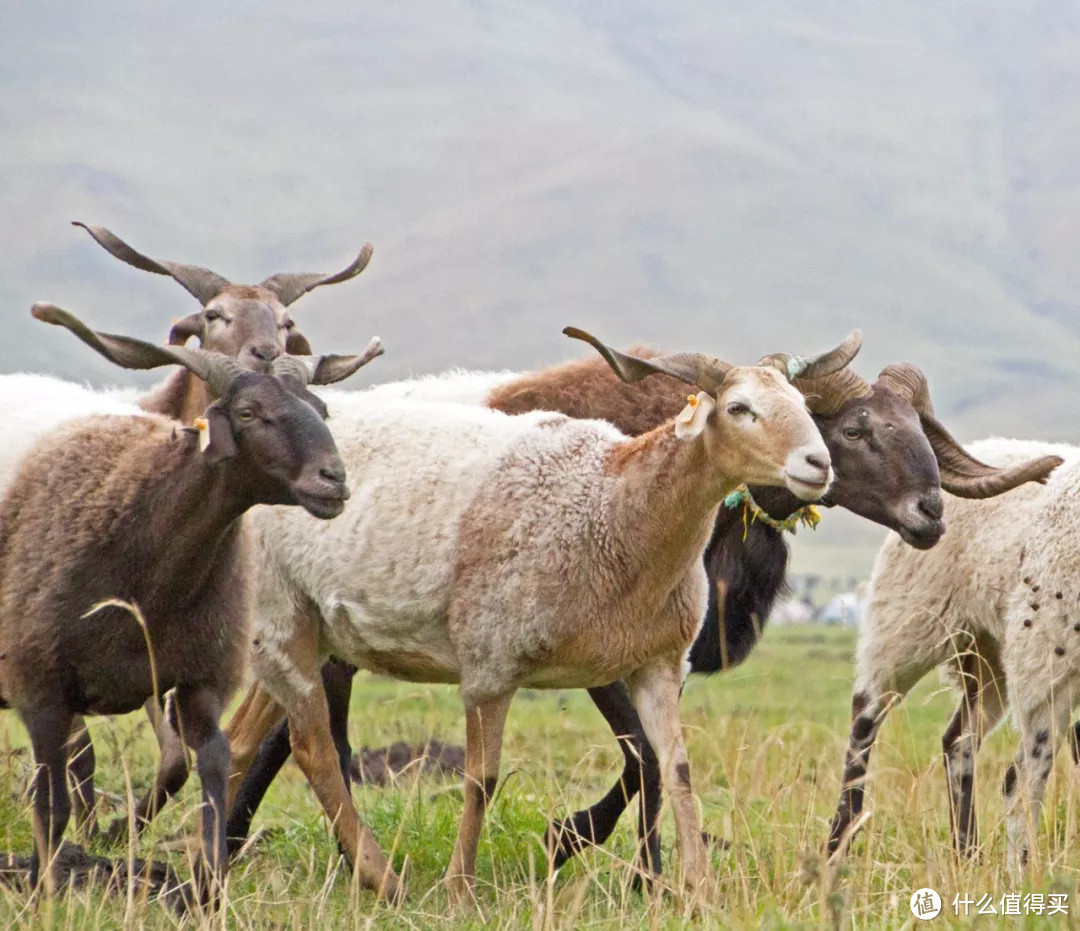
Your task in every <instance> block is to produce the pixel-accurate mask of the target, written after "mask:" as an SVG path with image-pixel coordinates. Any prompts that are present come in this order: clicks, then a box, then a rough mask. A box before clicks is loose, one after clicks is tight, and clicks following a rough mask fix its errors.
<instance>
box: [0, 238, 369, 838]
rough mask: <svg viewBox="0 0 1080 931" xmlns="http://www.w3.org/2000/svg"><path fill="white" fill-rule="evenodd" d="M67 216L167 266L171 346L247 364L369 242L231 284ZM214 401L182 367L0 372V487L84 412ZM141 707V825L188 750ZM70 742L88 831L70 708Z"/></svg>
mask: <svg viewBox="0 0 1080 931" xmlns="http://www.w3.org/2000/svg"><path fill="white" fill-rule="evenodd" d="M73 225H74V226H78V227H82V228H83V229H85V230H86V231H87V232H88V233H90V235H91V236H92V237H93V238H94V241H95V242H97V243H98V244H99V245H101V246H102V247H103V248H105V249H106V250H107V251H108V252H109V253H110V254H111V255H113V256H115V257H116V258H118V259H121V260H122V261H124V262H127V263H128V264H130V265H133V266H134V267H136V268H139V269H141V270H143V271H149V272H153V273H155V274H162V275H170V276H171V277H172V278H174V279H175V280H176V281H177V282H179V283H180V284H181V285H183V287H184V288H185V289H186V290H187V291H188V292H189V293H191V294H192V295H193V296H194V297H195V298H196V299H197V300H198V301H199V302H200V303H201V304H202V308H201V309H200V310H198V311H196V312H194V313H191V314H189V315H187V316H186V317H184V318H183V319H182V320H179V321H176V322H175V323H174V324H173V326H172V329H171V330H170V332H169V343H170V345H184V344H185V343H186V342H187V341H188V340H190V339H191V338H192V337H194V338H197V339H198V340H199V343H200V345H201V346H202V348H203V349H207V350H209V351H211V352H219V353H222V354H224V355H227V356H231V357H233V358H235V359H237V360H239V361H240V362H241V363H242V364H243V365H244V366H245V367H246V368H266V367H267V366H268V365H269V364H270V363H271V362H272V361H273V360H274V359H276V358H277V357H278V356H280V355H281V354H282V353H283V352H287V353H291V354H293V355H311V346H310V345H309V343H308V341H307V339H306V338H305V337H304V335H303V334H302V333H301V332H300V330H299V329H298V328H297V327H296V325H295V323H294V321H293V319H292V316H291V314H290V313H289V312H288V310H287V309H286V308H287V307H289V306H290V305H292V304H293V303H294V302H295V301H296V300H297V299H298V298H299V297H301V296H302V295H303V294H306V293H307V292H308V291H311V290H312V289H314V288H317V287H320V286H321V285H326V284H334V283H337V282H341V281H346V280H348V279H350V278H354V277H355V276H357V275H359V274H360V272H362V271H363V270H364V269H365V268H366V267H367V264H368V262H369V261H370V260H371V255H372V253H373V251H374V247H373V246H372V244H371V243H370V242H368V243H365V244H364V246H363V248H362V249H361V250H360V253H359V254H358V255H357V257H356V259H355V260H354V261H353V262H352V263H351V264H350V265H349V266H348V267H347V268H345V269H344V270H342V271H340V272H337V273H336V274H333V275H327V274H319V273H315V274H308V273H303V274H295V273H279V274H276V275H272V276H271V277H270V278H267V279H266V280H265V281H263V282H262V283H261V284H259V285H238V284H232V283H231V282H230V281H229V280H228V279H226V278H224V277H222V276H221V275H219V274H217V273H216V272H213V271H210V270H209V269H207V268H203V267H201V266H197V265H187V264H183V263H179V262H169V261H158V260H154V259H151V258H148V257H147V256H145V255H142V254H141V253H139V252H137V251H136V250H135V249H133V248H132V247H131V246H129V245H128V244H127V243H126V242H124V241H123V240H121V239H120V238H119V237H117V236H116V235H115V234H113V233H112V232H110V231H109V230H107V229H105V228H104V227H101V226H88V225H87V224H85V223H82V222H80V221H75V222H74V224H73ZM213 400H214V399H213V398H212V397H211V396H210V395H209V393H208V390H207V387H206V385H205V383H204V382H202V381H201V380H200V379H199V378H198V377H197V376H195V375H194V374H193V373H192V372H190V371H189V370H188V369H186V368H178V369H176V370H175V371H174V372H172V373H170V374H169V375H168V376H167V377H166V379H165V380H164V381H163V382H162V383H161V384H160V385H158V386H156V387H155V388H153V389H152V390H151V391H150V392H149V393H148V394H146V395H143V396H137V395H135V394H134V393H132V392H127V391H106V392H95V391H92V390H90V389H88V388H84V387H81V386H78V385H72V384H71V383H69V382H64V381H61V380H59V379H53V378H47V377H44V376H40V375H8V376H2V377H0V424H2V425H3V426H4V427H5V428H6V430H5V432H6V434H7V436H8V438H9V439H8V442H6V443H5V444H4V446H3V448H2V449H0V491H2V489H3V487H4V486H5V485H6V484H7V482H8V481H10V479H11V477H12V476H13V475H14V474H15V470H16V468H17V466H18V463H19V461H20V460H21V458H22V456H23V455H24V454H25V453H26V451H27V450H28V449H29V448H30V447H31V446H32V445H33V444H34V442H36V441H37V440H38V439H39V438H40V437H42V436H44V435H45V434H46V433H47V432H49V431H50V430H52V429H53V428H55V427H56V426H57V425H58V424H59V423H62V422H64V421H66V420H69V419H72V418H75V417H81V416H86V415H88V414H91V413H100V414H129V415H130V414H137V413H139V411H140V410H143V411H150V412H153V413H158V414H163V415H164V416H166V417H172V418H174V419H176V420H179V421H181V422H182V423H184V424H187V425H190V424H191V423H192V421H193V420H194V419H195V418H196V417H197V416H199V415H200V414H201V413H202V412H203V411H204V410H205V409H206V408H207V407H208V406H209V404H210V403H211V402H212V401H213ZM147 714H148V715H149V717H150V719H151V721H152V722H153V724H154V730H155V734H156V735H157V739H158V744H159V747H160V750H161V763H160V765H159V767H158V770H157V773H156V775H155V779H154V785H153V786H152V787H151V789H150V790H149V791H148V792H147V793H146V795H144V796H143V797H142V798H141V799H140V800H139V802H138V804H137V805H136V807H135V810H134V823H135V825H136V827H137V828H141V827H142V826H143V825H145V824H146V823H147V822H148V821H149V819H150V818H152V817H153V813H154V812H155V811H156V810H157V808H159V807H160V806H161V805H162V804H164V802H165V800H166V799H167V798H169V797H170V796H172V795H173V794H175V793H176V792H178V791H179V790H180V788H181V787H182V786H183V785H184V783H185V782H186V780H187V776H188V765H187V757H186V755H185V753H184V750H183V746H182V745H181V743H180V739H179V735H177V734H175V733H174V732H173V731H172V730H171V729H170V728H169V727H168V726H167V725H166V723H165V721H164V718H163V717H162V715H161V713H160V709H159V708H158V705H157V703H156V701H153V700H152V701H151V702H149V703H148V704H147ZM70 745H71V771H72V777H73V784H74V789H75V823H76V825H78V826H79V829H80V831H81V832H83V833H85V834H93V833H95V832H96V825H95V823H94V817H93V810H94V790H93V785H94V768H95V759H94V751H93V745H92V744H91V742H90V736H89V733H88V732H87V730H86V728H85V726H84V723H83V721H82V720H81V718H79V717H77V718H76V721H75V725H74V731H73V734H72V737H71V741H70ZM126 828H127V818H119V819H117V820H116V821H115V822H114V824H113V826H112V828H111V829H110V831H109V832H108V833H107V835H106V838H105V840H106V841H107V842H114V841H116V840H117V839H118V838H120V837H121V836H122V835H123V833H124V832H125V830H126Z"/></svg>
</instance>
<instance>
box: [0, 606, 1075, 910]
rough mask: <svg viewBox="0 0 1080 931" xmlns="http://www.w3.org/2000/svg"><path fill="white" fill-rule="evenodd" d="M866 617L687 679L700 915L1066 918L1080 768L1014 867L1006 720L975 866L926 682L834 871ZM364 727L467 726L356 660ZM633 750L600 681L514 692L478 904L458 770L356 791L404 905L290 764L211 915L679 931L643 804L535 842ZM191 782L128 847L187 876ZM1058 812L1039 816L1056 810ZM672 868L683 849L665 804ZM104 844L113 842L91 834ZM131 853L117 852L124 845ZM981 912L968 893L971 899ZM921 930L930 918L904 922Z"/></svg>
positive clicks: (940, 696)
mask: <svg viewBox="0 0 1080 931" xmlns="http://www.w3.org/2000/svg"><path fill="white" fill-rule="evenodd" d="M853 646H854V633H853V632H852V631H849V630H840V629H831V628H814V627H798V628H790V627H789V628H780V629H770V630H769V631H768V633H767V636H766V637H765V640H764V642H763V644H762V645H761V646H760V648H759V649H758V650H757V651H756V652H755V653H754V655H753V657H752V659H751V660H750V661H748V662H747V663H746V664H745V665H744V666H743V667H741V668H739V669H737V670H735V671H734V672H732V673H730V674H728V675H724V676H717V677H713V678H711V679H704V678H700V677H695V678H694V679H693V680H691V682H690V684H689V685H688V687H687V689H686V693H685V696H684V709H685V722H686V727H687V734H688V743H689V748H690V756H691V761H692V770H693V777H694V787H695V789H696V791H697V793H698V797H699V799H700V804H701V809H702V812H703V817H704V826H705V828H706V830H708V831H710V832H712V833H714V834H717V835H720V836H722V837H725V838H727V839H729V840H730V841H731V842H732V843H731V846H730V848H729V849H727V850H717V851H715V852H714V861H715V865H716V869H717V872H718V875H719V877H720V892H719V895H718V896H717V898H716V900H715V902H714V903H713V904H711V905H710V906H709V907H708V908H707V909H705V910H704V911H702V912H699V913H698V914H697V917H696V919H695V920H694V924H695V925H697V926H701V927H716V928H758V927H767V928H781V927H800V926H806V927H815V926H837V927H844V928H895V927H900V926H902V925H907V926H911V925H912V924H913V919H912V915H911V912H910V910H909V905H908V902H909V898H910V896H911V893H912V892H913V891H914V890H915V889H918V888H920V887H923V886H930V887H932V888H934V889H936V890H937V891H938V892H939V893H941V895H942V897H943V899H945V908H944V911H943V912H942V914H941V915H940V916H939V917H938V918H937V919H935V920H934V921H931V922H929V923H928V926H931V927H932V926H935V925H937V926H950V925H958V926H967V925H975V926H979V927H995V926H997V925H999V924H1004V923H1006V922H1007V923H1008V925H1009V926H1010V927H1014V926H1020V927H1043V926H1047V927H1072V926H1074V925H1075V924H1077V923H1078V916H1080V898H1078V897H1077V895H1076V887H1077V881H1078V877H1080V872H1078V860H1080V857H1078V851H1080V844H1078V843H1077V841H1078V839H1080V816H1078V811H1077V806H1076V805H1075V804H1074V803H1073V801H1072V794H1071V793H1070V791H1069V790H1070V788H1071V787H1072V786H1073V783H1074V781H1075V780H1076V779H1077V774H1076V773H1075V772H1074V770H1073V767H1072V764H1071V761H1070V760H1069V759H1068V754H1067V753H1061V754H1059V759H1058V764H1057V767H1056V769H1055V775H1054V778H1053V780H1052V783H1051V788H1050V792H1049V794H1048V806H1047V807H1048V811H1049V814H1050V818H1049V820H1048V821H1047V820H1044V829H1043V831H1042V834H1041V837H1040V843H1039V847H1038V849H1037V853H1036V855H1035V858H1034V863H1033V869H1032V871H1031V875H1030V876H1029V878H1028V879H1027V880H1026V881H1025V882H1024V883H1023V884H1021V883H1019V882H1017V881H1014V880H1012V879H1010V878H1009V876H1008V874H1007V872H1006V870H1005V868H1004V855H1003V854H1004V850H1003V847H1004V831H1003V827H1002V824H1001V804H1000V801H999V795H998V787H999V785H1000V782H1001V777H1002V775H1003V773H1004V770H1005V767H1006V764H1007V761H1008V760H1009V758H1010V757H1011V756H1012V753H1013V741H1014V736H1013V732H1012V731H1011V729H1010V728H1008V727H1003V728H1001V729H1000V730H999V731H998V732H997V733H996V734H994V735H993V737H992V738H991V739H990V741H989V742H988V744H987V746H986V747H985V748H984V752H983V754H982V757H981V761H980V766H979V770H978V779H977V785H978V788H979V790H980V795H979V801H978V808H979V813H980V816H981V822H982V828H983V839H984V847H983V850H982V852H981V856H980V857H979V858H977V859H976V860H974V861H973V862H971V863H969V864H966V865H959V864H957V863H956V862H955V861H954V859H953V858H952V856H951V855H950V853H949V847H948V815H947V803H946V797H945V792H944V784H943V778H942V770H941V762H940V756H941V754H940V735H941V732H942V730H943V729H944V727H945V725H946V723H947V721H948V718H949V716H950V714H951V711H952V707H953V697H952V695H951V693H949V692H948V691H947V690H945V689H944V688H943V686H941V685H940V684H939V682H938V681H937V679H936V677H928V678H927V680H926V681H924V682H923V683H922V684H921V685H920V687H919V688H918V689H917V690H916V691H915V692H914V693H913V694H912V696H911V697H910V698H909V700H908V701H907V702H906V703H905V705H903V706H901V707H900V708H899V709H898V710H896V711H894V713H893V714H892V716H891V718H890V720H889V722H888V723H887V725H886V726H885V727H884V729H883V731H882V735H881V738H880V739H879V741H878V745H877V748H876V751H875V754H874V760H873V763H872V766H871V779H872V781H871V785H870V793H869V799H868V806H869V808H870V809H872V811H873V816H872V818H871V819H870V821H869V823H868V824H867V826H866V827H865V828H864V830H863V832H862V834H861V836H860V837H859V838H858V839H857V840H856V841H855V844H854V845H853V849H852V852H851V855H850V856H849V858H848V859H847V861H846V862H845V864H844V865H843V866H842V867H841V868H840V869H839V870H835V871H830V870H829V869H826V867H825V864H824V862H823V860H822V857H821V855H820V849H821V844H822V842H823V840H824V838H825V835H826V832H827V826H828V818H829V816H830V815H831V813H832V811H833V806H834V804H835V801H836V795H837V791H838V786H839V779H840V771H841V760H842V756H843V750H844V746H845V743H846V738H847V725H848V707H849V700H850V682H851V675H852V652H853ZM353 705H354V709H353V711H354V713H353V718H352V723H351V734H352V739H353V742H354V744H356V745H359V744H368V745H372V746H374V745H381V744H385V743H389V742H391V741H393V740H397V739H404V740H409V741H420V740H422V739H423V738H425V737H426V736H429V735H430V736H435V737H438V738H440V739H442V740H447V741H453V742H461V741H462V738H463V724H462V715H461V711H460V706H459V704H458V701H457V697H456V693H455V692H454V690H453V689H451V688H448V687H441V686H437V687H427V686H415V685H409V684H404V683H397V682H391V681H387V680H378V679H374V678H372V677H369V676H363V675H362V676H360V677H359V678H358V679H357V686H356V689H355V691H354V697H353ZM92 730H93V735H94V741H95V745H96V747H97V752H98V760H99V779H98V785H99V787H104V788H106V789H108V790H112V791H122V787H123V786H124V784H125V779H126V778H127V779H129V780H130V782H131V783H133V784H134V787H135V789H136V791H141V790H142V789H143V788H144V787H145V786H146V785H147V783H148V781H149V779H150V777H151V773H152V767H153V765H154V763H155V761H156V753H155V751H154V745H153V737H152V734H151V732H150V729H149V726H148V725H147V724H146V723H145V720H144V719H143V717H142V716H141V715H131V716H129V717H128V718H127V719H125V720H122V721H117V722H108V721H98V722H95V723H93V724H92ZM25 747H26V739H25V733H24V732H23V730H22V728H21V726H20V725H19V724H18V723H17V721H16V720H15V718H14V715H12V714H10V713H8V714H5V715H4V716H3V717H0V851H3V852H11V851H15V852H20V853H25V852H27V851H28V850H29V849H30V845H31V828H30V812H29V807H28V802H27V799H26V796H25V794H24V792H23V790H24V786H25V782H26V777H27V774H28V766H29V763H28V754H27V752H26V750H25ZM620 759H621V757H620V756H619V753H618V750H617V748H616V746H615V744H614V742H613V740H612V739H611V737H610V735H609V734H608V731H607V729H606V727H605V725H604V723H603V721H602V719H601V718H600V716H599V714H598V713H596V711H595V710H594V709H593V708H592V706H591V703H590V702H589V700H588V696H587V695H585V694H584V693H583V692H575V693H522V694H519V696H518V698H517V700H516V701H515V703H514V706H513V708H512V710H511V713H510V720H509V724H508V727H507V739H506V745H505V751H504V755H503V765H502V782H501V783H500V789H499V792H498V796H497V799H496V801H495V803H494V805H493V808H492V809H491V812H490V814H489V817H488V819H487V825H486V831H485V836H484V840H483V843H482V846H481V852H480V861H479V866H478V873H479V882H478V900H479V901H478V905H477V906H475V907H474V906H468V907H467V906H460V907H455V906H452V905H451V904H449V902H448V900H447V898H446V896H445V894H444V893H443V891H442V888H441V886H440V885H439V882H438V881H439V878H440V875H441V871H442V870H443V869H444V867H445V866H446V864H447V862H448V860H449V857H450V851H451V848H452V846H453V841H454V835H455V831H456V826H457V820H458V817H459V814H460V811H461V800H460V793H459V791H458V790H457V788H456V786H455V785H454V784H452V783H439V782H433V781H430V780H427V779H425V780H423V781H419V782H417V781H416V780H409V779H406V780H404V784H403V785H402V786H401V787H400V788H395V789H391V790H386V789H366V788H362V789H357V790H356V792H355V798H356V800H357V803H358V805H359V806H360V809H361V811H362V813H363V816H364V817H365V818H366V819H367V821H368V823H369V824H370V825H371V826H372V827H373V828H374V830H375V833H376V835H377V836H378V838H379V839H380V841H381V843H382V844H383V845H384V848H389V847H390V846H391V845H393V846H394V847H395V854H394V856H395V862H396V864H397V865H398V866H399V867H400V866H401V865H402V863H405V862H406V861H407V870H408V884H409V890H410V896H409V899H408V901H407V903H406V904H405V905H403V906H401V907H400V908H398V909H391V908H389V907H386V906H380V905H378V904H377V903H376V902H375V901H374V898H373V896H372V894H371V893H369V892H364V891H358V890H356V889H355V888H353V887H352V886H351V884H350V880H349V876H348V875H347V872H346V871H345V869H344V868H343V866H342V864H341V861H340V858H339V857H338V855H337V853H336V846H335V844H334V843H333V841H332V839H331V836H330V833H329V830H328V825H327V822H326V820H325V819H324V818H323V817H322V815H321V814H320V812H319V809H318V807H317V805H316V802H315V799H314V796H313V795H312V794H311V793H310V792H309V790H308V789H307V786H306V784H305V783H304V781H303V778H302V776H301V775H300V773H299V771H298V770H297V769H295V768H294V767H293V766H292V764H290V765H289V767H288V768H287V769H286V771H285V772H284V773H283V774H282V778H281V779H279V781H278V783H277V785H276V786H275V787H274V789H273V790H272V792H271V794H270V796H269V797H268V799H267V802H266V804H265V805H264V807H263V809H262V812H261V815H260V817H259V819H258V820H257V826H258V827H260V828H262V829H263V831H264V834H263V836H262V838H261V839H260V840H259V842H258V843H257V844H256V845H255V846H254V847H253V849H252V850H251V851H250V852H249V854H248V855H247V856H246V858H245V859H243V860H242V861H241V862H239V863H237V864H236V865H235V866H234V868H233V870H232V872H231V874H230V878H229V888H228V901H227V908H226V909H225V910H224V911H223V912H221V913H220V914H219V915H218V916H217V917H216V918H214V919H210V922H209V923H210V924H212V925H213V926H217V927H230V928H242V929H247V928H260V929H262V928H279V927H280V928H292V927H295V928H326V927H379V928H383V927H385V928H440V929H442V928H451V929H454V928H472V927H476V928H479V927H485V928H511V927H534V928H546V927H559V928H571V927H572V928H622V927H642V928H646V927H647V928H653V927H656V928H673V927H681V926H682V925H683V924H684V922H685V921H686V918H687V915H686V914H685V913H684V912H683V910H682V907H681V906H680V904H679V901H678V900H676V899H674V898H672V897H670V896H668V897H664V896H654V897H643V896H642V895H641V894H639V893H638V892H636V891H634V890H633V889H632V888H631V882H630V879H631V875H632V871H631V870H630V868H629V860H630V858H631V856H632V852H633V831H634V826H633V819H631V818H630V817H629V816H627V817H625V818H624V821H623V823H622V824H621V825H620V828H619V831H618V832H617V835H616V837H615V838H613V840H612V842H611V843H609V845H608V847H607V849H603V850H597V851H593V852H591V853H590V854H588V855H587V856H585V857H583V858H581V859H579V860H578V861H577V862H575V863H573V864H571V865H568V866H567V867H565V868H564V869H563V870H562V871H561V873H560V874H559V875H558V876H557V877H556V878H555V879H554V880H553V881H549V880H548V879H547V878H546V861H545V857H544V855H543V852H542V850H541V848H540V846H539V843H538V840H539V837H540V836H541V834H542V831H543V828H544V825H545V822H546V820H547V818H548V817H549V816H550V815H551V814H553V813H562V812H565V811H567V810H570V809H573V808H577V807H579V806H580V805H581V804H582V803H584V802H586V801H592V800H595V799H596V798H597V797H598V796H599V795H600V794H601V793H602V792H603V791H604V790H606V788H607V787H608V786H609V784H610V783H611V781H612V779H613V778H614V776H615V774H616V772H617V768H618V764H619V761H620ZM196 799H197V783H196V780H195V779H192V780H191V782H190V783H189V786H188V787H187V789H186V790H185V792H184V794H183V797H182V799H181V800H180V803H179V804H173V805H172V806H171V807H170V808H169V809H167V811H166V812H165V813H164V814H163V815H162V816H161V817H160V819H159V821H158V822H157V824H155V826H154V827H153V829H152V830H151V832H149V833H150V836H148V837H146V838H144V839H143V840H142V841H140V843H139V844H138V848H137V852H138V854H139V855H141V856H152V857H155V858H162V857H167V858H170V859H171V860H172V862H173V863H174V865H176V866H177V868H178V869H179V870H180V871H181V872H182V873H185V874H186V872H187V866H186V865H185V862H184V858H183V855H182V854H181V853H178V852H176V851H175V850H174V849H173V847H175V845H170V844H169V839H170V838H171V837H175V835H176V834H177V832H179V831H181V830H183V829H190V827H191V826H192V824H193V823H194V817H193V814H192V812H193V809H194V804H195V801H196ZM1048 823H1049V824H1050V825H1051V827H1050V828H1049V830H1048V829H1047V824H1048ZM664 824H665V845H664V846H665V858H666V859H665V863H668V864H670V862H671V860H672V857H673V850H672V835H673V832H672V829H671V824H670V820H669V819H665V821H664ZM97 852H100V853H105V852H106V851H101V850H99V851H97ZM112 854H113V855H115V856H123V855H124V852H123V851H113V852H112ZM1026 892H1043V893H1050V892H1055V893H1066V894H1068V901H1069V910H1070V913H1071V914H1070V916H1069V917H1068V918H1065V917H1063V916H1061V915H1055V916H1053V917H1046V916H1043V917H1041V918H1036V917H1028V918H1026V919H1025V918H1023V917H1021V918H1009V919H1005V918H1001V917H996V918H995V917H987V916H981V915H974V914H972V915H971V916H969V918H968V919H966V920H958V919H955V918H952V917H951V915H952V904H951V903H952V899H953V896H954V895H956V894H957V893H963V894H966V895H967V896H968V897H970V898H971V899H973V900H978V899H980V898H981V897H982V896H983V895H984V894H989V895H990V896H991V897H992V899H993V901H994V907H995V908H997V909H998V910H999V911H1000V909H1001V897H1002V895H1003V894H1004V893H1020V894H1023V893H1026ZM971 912H972V913H974V912H975V908H972V909H971ZM125 924H126V925H131V926H139V927H148V928H171V927H176V926H178V925H180V924H183V926H187V927H193V926H196V925H197V922H196V921H195V920H193V919H192V918H187V919H184V921H183V922H181V921H180V920H179V919H178V918H177V917H176V916H175V915H173V914H172V913H171V912H169V911H168V910H167V909H165V908H163V907H162V906H161V905H159V904H157V903H153V902H145V901H141V900H139V898H138V897H135V898H133V899H130V900H126V899H125V898H124V897H122V896H118V897H112V896H110V897H106V896H104V895H102V894H101V892H100V891H98V890H93V889H90V890H86V889H80V890H72V891H68V892H66V893H65V894H63V895H61V896H60V897H58V898H57V899H56V900H54V901H52V902H44V903H42V904H40V905H39V906H37V908H36V909H35V910H27V909H26V896H25V894H24V893H22V892H17V891H14V890H11V889H6V888H3V887H2V886H0V927H18V928H40V927H51V928H65V929H66V928H71V929H82V928H95V929H104V928H111V927H120V926H124V925H125ZM914 924H917V925H921V924H922V923H921V922H914Z"/></svg>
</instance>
